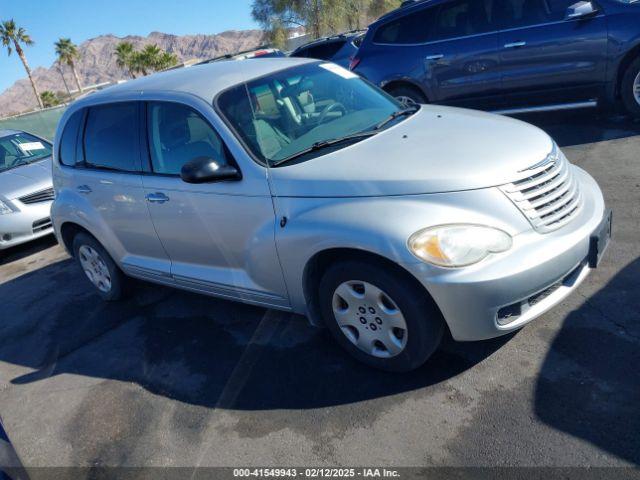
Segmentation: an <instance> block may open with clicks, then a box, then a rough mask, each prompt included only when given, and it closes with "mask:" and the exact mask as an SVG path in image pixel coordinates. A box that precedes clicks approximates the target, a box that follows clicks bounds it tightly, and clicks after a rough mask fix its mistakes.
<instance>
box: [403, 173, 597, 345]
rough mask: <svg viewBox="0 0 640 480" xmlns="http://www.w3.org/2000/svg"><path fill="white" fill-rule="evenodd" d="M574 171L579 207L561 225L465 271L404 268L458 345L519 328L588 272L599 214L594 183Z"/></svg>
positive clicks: (523, 238) (530, 234)
mask: <svg viewBox="0 0 640 480" xmlns="http://www.w3.org/2000/svg"><path fill="white" fill-rule="evenodd" d="M574 168H575V176H576V178H577V179H578V181H579V182H580V190H581V192H582V194H583V199H584V204H583V208H582V210H581V211H580V213H579V214H578V215H577V216H576V217H575V218H574V219H573V220H572V221H571V222H570V223H569V224H567V225H566V226H564V227H562V228H560V229H559V230H556V231H554V232H551V233H547V234H540V233H537V232H535V231H534V230H533V229H532V230H530V231H527V232H524V233H521V234H519V235H516V236H515V237H514V238H513V247H512V249H511V250H509V251H508V252H506V253H504V254H499V255H495V256H493V257H492V258H487V259H485V260H484V261H482V262H480V263H478V264H477V265H473V266H471V267H466V268H460V269H437V271H435V272H434V267H433V266H430V265H427V264H423V263H422V264H411V265H405V268H407V269H409V270H410V271H412V273H413V274H414V275H415V276H416V277H417V278H418V279H419V280H420V281H421V282H422V283H423V285H424V286H425V288H426V289H427V290H428V291H429V293H430V294H431V296H432V297H433V298H434V300H435V302H436V303H437V305H438V306H439V308H440V310H441V312H442V314H443V316H444V318H445V321H446V322H447V324H448V326H449V329H450V331H451V334H452V336H453V338H454V339H455V340H458V341H473V340H483V339H487V338H492V337H497V336H500V335H503V334H505V333H508V332H511V331H513V330H516V329H518V328H521V327H522V326H523V325H525V324H526V323H528V322H530V321H531V320H533V319H534V318H536V317H538V316H540V315H542V314H543V313H545V312H546V311H548V310H549V309H550V308H552V307H553V306H555V305H556V304H558V303H559V302H561V301H562V300H563V299H564V298H565V297H566V296H567V295H569V294H570V293H571V292H572V291H573V290H575V289H576V288H577V287H578V285H580V283H581V282H582V281H583V280H584V279H585V278H586V276H587V275H588V274H589V272H590V270H591V268H592V266H590V263H589V260H590V258H589V254H590V244H591V243H592V240H591V237H592V234H593V233H594V232H595V231H596V230H598V229H599V226H600V224H601V222H602V219H603V215H604V213H605V205H604V199H603V197H602V192H601V191H600V188H599V187H598V185H597V183H596V182H595V180H594V179H593V178H591V177H590V176H589V175H588V174H587V173H586V172H584V171H583V170H581V169H579V168H577V167H574Z"/></svg>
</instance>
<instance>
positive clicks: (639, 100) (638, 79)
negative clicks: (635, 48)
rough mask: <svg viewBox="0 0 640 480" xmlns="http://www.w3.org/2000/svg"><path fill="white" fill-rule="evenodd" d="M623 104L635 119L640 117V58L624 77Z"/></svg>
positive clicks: (622, 88)
mask: <svg viewBox="0 0 640 480" xmlns="http://www.w3.org/2000/svg"><path fill="white" fill-rule="evenodd" d="M621 95H622V102H623V103H624V106H625V108H626V109H627V111H628V112H629V113H630V114H631V115H633V116H634V117H640V57H639V58H636V59H635V60H634V61H633V62H632V63H631V65H629V67H628V68H627V71H626V72H625V73H624V77H622V85H621Z"/></svg>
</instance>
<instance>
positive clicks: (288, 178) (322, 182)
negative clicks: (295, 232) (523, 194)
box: [270, 105, 553, 197]
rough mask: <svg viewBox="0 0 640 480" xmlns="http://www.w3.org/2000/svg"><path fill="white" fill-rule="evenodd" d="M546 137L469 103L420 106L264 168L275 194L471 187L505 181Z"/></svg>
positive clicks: (538, 156)
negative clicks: (389, 123) (349, 141)
mask: <svg viewBox="0 0 640 480" xmlns="http://www.w3.org/2000/svg"><path fill="white" fill-rule="evenodd" d="M552 148H553V141H552V140H551V138H550V137H549V135H547V134H546V133H545V132H543V131H542V130H540V129H538V128H537V127H534V126H532V125H529V124H527V123H524V122H521V121H519V120H514V119H512V118H509V117H504V116H499V115H492V114H489V113H484V112H478V111H475V110H464V109H459V108H451V107H441V106H435V105H428V106H423V107H422V108H421V109H420V111H418V112H416V113H415V114H414V115H412V116H411V117H409V118H407V119H406V120H404V121H402V122H400V123H398V124H396V125H394V126H393V127H391V128H388V129H387V130H384V131H382V132H381V133H379V134H377V135H375V136H373V137H371V138H368V139H365V140H363V141H360V142H358V143H356V144H353V145H349V146H348V147H346V148H343V149H341V150H337V151H335V152H332V153H330V154H328V155H323V156H320V157H316V158H313V159H311V160H307V161H304V162H300V163H297V164H291V165H286V166H282V167H279V168H272V169H271V170H270V175H271V179H272V186H273V190H274V192H273V193H274V194H275V195H276V196H291V197H357V196H384V195H414V194H424V193H439V192H453V191H461V190H474V189H479V188H487V187H493V186H497V185H503V184H506V183H510V182H511V181H513V180H514V178H516V177H517V176H518V172H519V171H521V170H525V169H526V168H528V167H530V166H532V165H534V164H536V163H539V162H540V161H542V160H544V159H545V157H546V156H547V155H548V154H549V153H550V152H551V150H552Z"/></svg>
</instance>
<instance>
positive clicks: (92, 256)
mask: <svg viewBox="0 0 640 480" xmlns="http://www.w3.org/2000/svg"><path fill="white" fill-rule="evenodd" d="M78 257H79V258H80V264H81V265H82V269H83V270H84V273H85V274H86V275H87V278H88V279H89V280H90V281H91V283H93V284H94V285H95V287H96V288H97V289H98V290H100V291H101V292H104V293H107V292H109V291H110V290H111V274H110V273H109V268H108V267H107V264H106V263H105V261H104V260H103V259H102V257H101V256H100V254H99V253H98V252H97V251H96V250H94V249H93V248H91V247H90V246H88V245H82V246H81V247H80V248H79V249H78Z"/></svg>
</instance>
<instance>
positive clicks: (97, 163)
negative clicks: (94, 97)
mask: <svg viewBox="0 0 640 480" xmlns="http://www.w3.org/2000/svg"><path fill="white" fill-rule="evenodd" d="M138 118H139V106H138V102H119V103H111V104H106V105H97V106H94V107H90V108H89V111H88V112H87V121H86V125H85V130H84V164H85V167H87V168H97V169H104V170H115V171H120V172H137V171H139V170H140V166H139V164H140V155H139V151H140V150H139V145H140V137H139V131H138V128H137V126H138Z"/></svg>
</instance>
